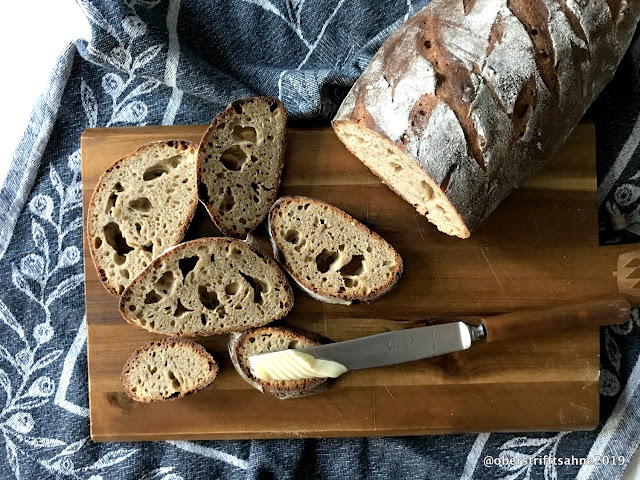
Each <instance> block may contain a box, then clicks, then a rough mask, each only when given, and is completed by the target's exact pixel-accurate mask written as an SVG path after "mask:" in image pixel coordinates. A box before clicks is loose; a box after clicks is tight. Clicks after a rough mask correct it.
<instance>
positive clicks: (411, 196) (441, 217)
mask: <svg viewBox="0 0 640 480" xmlns="http://www.w3.org/2000/svg"><path fill="white" fill-rule="evenodd" d="M333 128H334V130H335V132H336V134H337V135H338V138H339V139H340V141H342V143H344V144H345V146H346V147H347V149H348V150H349V151H350V152H351V153H353V154H354V155H355V156H356V157H358V159H359V160H360V161H361V162H362V163H364V164H365V165H366V166H367V167H368V168H369V169H370V170H371V171H372V172H373V173H374V174H375V175H377V176H378V177H380V178H381V179H382V181H383V182H384V183H385V184H386V185H387V186H389V188H391V189H392V190H393V191H394V192H396V193H397V194H398V195H400V196H401V197H402V198H404V199H405V200H406V201H407V202H409V203H410V204H411V205H413V207H414V208H415V209H416V211H417V212H418V213H419V214H421V215H424V216H425V217H427V219H428V220H429V221H430V222H431V223H433V224H434V225H435V226H436V227H437V228H438V230H440V231H441V232H443V233H446V234H447V235H452V236H456V237H460V238H468V237H469V236H470V234H471V232H470V231H469V228H467V226H466V225H465V224H464V222H463V220H462V218H461V217H460V215H459V214H458V212H457V211H456V209H455V208H454V207H453V205H451V202H450V201H449V200H448V199H447V197H446V195H445V194H444V193H443V192H442V190H441V189H440V186H439V185H437V184H436V183H435V182H434V181H433V179H432V178H431V177H430V176H429V175H427V173H425V171H424V170H423V169H422V168H421V167H420V165H419V164H418V163H417V162H416V161H415V160H413V159H412V158H411V157H409V156H408V155H406V154H405V153H404V152H402V151H401V150H400V149H399V148H398V147H397V146H396V145H394V144H393V143H391V142H390V141H389V140H386V139H384V138H383V137H381V136H380V135H378V134H376V133H375V132H372V131H371V130H368V129H364V128H362V127H361V126H359V125H358V124H356V123H354V122H352V121H348V120H337V121H334V123H333Z"/></svg>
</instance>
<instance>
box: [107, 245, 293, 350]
mask: <svg viewBox="0 0 640 480" xmlns="http://www.w3.org/2000/svg"><path fill="white" fill-rule="evenodd" d="M207 243H229V244H237V245H240V246H241V248H248V249H249V250H251V251H253V252H254V253H255V254H256V255H258V257H260V258H262V259H263V260H264V261H265V262H266V263H267V264H268V265H269V266H271V267H273V269H274V271H275V272H276V274H277V275H278V280H279V281H280V283H281V285H283V287H284V289H285V291H286V295H287V299H288V300H289V308H288V309H284V310H283V312H282V315H280V316H279V317H277V318H274V319H272V320H268V321H266V322H265V323H262V324H258V325H251V326H250V327H247V328H256V327H262V326H265V325H268V324H269V323H272V322H275V321H277V320H280V319H281V318H284V317H285V316H286V315H288V313H289V312H290V311H291V309H292V308H293V301H294V296H293V290H292V289H291V285H290V284H289V281H288V280H287V277H286V275H285V274H284V272H283V271H282V269H281V268H280V267H279V266H278V264H277V263H276V262H275V261H274V260H273V259H272V258H270V257H269V255H265V254H264V253H262V252H261V251H260V250H259V249H257V248H254V247H253V246H252V245H250V244H247V243H245V242H243V241H241V240H238V239H235V238H227V237H203V238H196V239H195V240H190V241H188V242H184V243H180V244H178V245H175V246H173V247H170V248H167V249H166V250H165V251H164V252H163V253H161V254H160V255H158V256H157V257H156V258H154V259H153V260H152V261H151V263H149V265H147V266H146V267H145V269H144V270H142V271H141V272H140V273H139V274H138V275H137V276H136V277H135V278H134V279H133V280H131V282H130V283H129V285H128V286H127V288H125V289H124V291H123V292H122V295H121V296H120V302H119V306H118V307H119V310H120V315H122V318H124V319H125V320H126V321H127V322H128V323H131V324H133V325H137V326H138V327H140V328H144V329H145V330H148V331H149V332H152V333H157V334H160V335H167V334H166V333H164V332H158V331H156V330H153V329H151V328H148V327H147V326H144V327H143V326H142V325H140V323H138V322H137V321H136V319H135V318H133V317H131V316H130V315H129V314H128V311H127V309H126V308H125V304H126V302H128V301H129V299H130V298H129V297H130V290H131V288H133V287H135V285H136V284H137V283H139V282H140V281H141V279H142V277H143V275H145V274H146V273H147V271H150V270H152V269H153V268H155V267H156V266H157V265H158V264H159V263H161V262H163V261H164V260H165V258H167V256H169V255H171V254H172V253H174V252H175V251H177V250H183V249H185V248H188V247H192V246H197V245H200V244H207ZM147 325H148V324H147ZM232 332H233V331H229V330H215V331H207V330H199V331H197V332H189V333H183V334H178V333H173V334H170V335H172V336H174V337H178V338H180V337H207V336H210V335H219V334H223V333H232Z"/></svg>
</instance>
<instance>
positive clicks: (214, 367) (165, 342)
mask: <svg viewBox="0 0 640 480" xmlns="http://www.w3.org/2000/svg"><path fill="white" fill-rule="evenodd" d="M175 344H179V345H183V346H185V347H188V348H190V349H192V350H193V353H194V354H196V355H198V356H200V357H201V358H203V359H204V360H206V361H207V363H208V364H209V376H208V377H207V378H206V379H205V381H204V382H203V383H202V384H200V385H198V386H197V387H196V388H194V389H192V390H189V391H187V392H180V393H178V392H176V393H178V394H177V395H176V393H174V394H172V395H171V396H170V397H167V398H164V397H163V398H158V399H154V398H145V397H142V396H140V395H138V394H137V393H136V392H134V391H133V388H134V387H135V385H133V384H132V383H131V379H130V378H129V376H128V374H129V372H130V371H131V369H132V368H133V366H134V365H135V364H136V363H137V362H138V360H139V359H140V356H141V355H142V354H144V353H146V352H148V351H149V350H152V349H156V348H164V347H165V346H173V345H175ZM218 370H219V368H218V364H217V363H216V361H215V359H214V358H213V356H212V355H211V354H210V353H209V352H207V350H206V349H205V348H204V347H203V346H202V345H200V344H199V343H195V342H192V341H190V340H186V339H183V338H177V337H170V338H163V339H159V340H153V341H151V342H148V343H145V344H144V345H142V346H141V347H140V348H138V349H137V350H136V351H135V352H133V354H132V355H131V356H130V357H129V359H128V360H127V363H126V364H125V366H124V368H123V369H122V374H121V375H120V380H121V382H122V386H123V387H124V391H125V393H126V394H127V395H128V396H129V397H130V398H131V399H132V400H135V401H137V402H142V403H149V402H152V401H171V400H177V399H178V398H182V397H184V396H187V395H191V394H192V393H195V392H198V391H200V390H203V389H205V388H207V387H208V386H209V385H211V383H212V382H213V381H214V380H215V379H216V376H217V375H218Z"/></svg>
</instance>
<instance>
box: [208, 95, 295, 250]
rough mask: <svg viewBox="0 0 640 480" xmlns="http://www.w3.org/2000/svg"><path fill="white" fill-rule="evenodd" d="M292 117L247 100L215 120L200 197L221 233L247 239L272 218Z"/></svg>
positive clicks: (261, 100) (279, 107) (272, 102)
mask: <svg viewBox="0 0 640 480" xmlns="http://www.w3.org/2000/svg"><path fill="white" fill-rule="evenodd" d="M286 127H287V111H286V109H285V108H284V105H283V104H282V103H281V102H280V101H279V100H277V99H275V98H268V97H253V98H243V99H241V100H236V101H235V102H233V103H231V104H230V105H229V106H228V107H227V108H226V110H225V111H224V112H222V113H220V114H219V115H217V116H216V118H214V119H213V122H212V123H211V125H210V126H209V128H208V129H207V131H206V132H205V134H204V136H203V137H202V140H201V142H200V146H199V147H198V192H199V195H200V200H201V201H202V203H203V204H204V205H205V206H206V207H207V210H208V211H209V215H210V216H211V219H212V220H213V221H214V223H215V224H216V225H217V226H218V228H219V229H220V231H221V232H222V233H223V234H225V235H227V236H230V237H238V238H240V237H244V236H245V235H246V234H247V233H249V232H251V231H252V230H253V229H255V228H256V227H257V226H258V225H259V224H260V222H262V220H263V219H264V217H265V216H266V215H267V213H268V212H269V208H270V207H271V205H272V204H273V202H274V200H275V199H276V193H277V191H278V187H279V186H280V175H281V173H282V166H283V164H284V151H285V142H286V130H287V128H286Z"/></svg>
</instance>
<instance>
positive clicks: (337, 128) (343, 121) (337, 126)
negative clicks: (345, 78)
mask: <svg viewBox="0 0 640 480" xmlns="http://www.w3.org/2000/svg"><path fill="white" fill-rule="evenodd" d="M338 115H340V112H338ZM348 115H350V114H348ZM347 123H350V124H351V125H354V126H358V127H359V128H362V129H363V130H366V132H367V134H369V135H373V136H376V137H378V139H379V140H381V141H383V142H384V143H385V145H386V146H387V147H388V148H392V149H394V150H395V151H396V153H398V154H400V155H401V156H404V157H406V158H407V159H408V160H410V161H411V162H413V163H415V164H416V165H418V167H420V170H421V171H422V173H423V174H424V176H425V178H426V179H428V183H429V185H431V187H432V188H433V187H434V186H436V188H438V189H439V190H440V187H439V186H437V183H436V182H435V181H434V180H433V178H431V176H430V175H429V174H428V173H427V172H425V170H424V168H423V167H422V165H420V162H418V161H416V160H415V159H414V158H412V157H411V156H410V155H407V153H406V152H404V151H403V150H401V149H400V148H398V146H397V145H396V144H395V143H393V142H392V141H390V140H389V139H388V138H385V137H383V136H382V135H380V134H379V133H378V132H376V131H375V130H373V129H368V128H366V129H365V128H364V127H362V126H361V125H358V123H357V122H354V121H353V120H351V119H348V118H338V117H337V116H336V118H334V119H333V120H332V122H331V126H332V127H333V130H334V132H335V133H336V135H337V136H338V138H339V139H340V141H341V142H342V143H343V144H344V146H345V147H346V148H347V150H349V152H350V153H351V154H352V155H353V156H354V157H356V158H357V159H358V160H360V161H361V162H362V163H363V164H364V165H365V166H366V167H367V168H368V169H369V170H371V173H373V174H374V175H375V176H376V177H378V178H379V179H380V180H382V183H384V184H385V185H386V186H387V187H388V188H389V189H390V190H391V191H392V192H394V193H395V194H396V195H398V196H399V197H400V198H402V199H403V200H404V201H405V202H407V203H408V204H409V205H412V206H413V208H414V209H415V210H416V211H418V205H416V204H414V203H411V200H409V198H407V196H406V195H405V194H404V193H403V192H402V191H400V190H398V189H397V188H396V187H395V186H393V185H392V184H391V183H387V182H389V180H388V179H387V178H386V177H385V176H384V175H382V173H380V172H379V171H378V170H377V169H376V168H375V167H374V166H373V165H371V164H369V162H367V161H366V160H364V159H362V158H360V157H359V156H358V155H357V154H356V152H354V151H353V150H352V149H351V145H350V144H349V142H348V141H346V140H345V139H344V137H343V136H342V132H341V131H340V126H341V125H342V124H347ZM440 192H441V193H442V200H444V201H446V202H447V203H448V204H449V206H450V207H451V208H450V213H451V214H452V215H454V216H455V220H456V221H458V224H459V226H460V227H464V231H463V233H462V234H461V235H454V236H457V237H458V238H462V239H466V238H469V237H470V236H471V230H470V229H469V227H468V226H467V224H466V222H465V221H464V219H463V218H462V216H461V215H460V212H458V209H457V208H456V207H455V206H454V205H453V204H452V203H451V201H450V200H449V197H448V196H447V194H446V193H445V192H443V191H442V190H440ZM418 213H420V212H418ZM420 215H422V216H423V217H425V218H427V215H426V214H422V213H420ZM427 220H428V218H427ZM429 221H431V220H429ZM432 223H433V222H432ZM433 225H434V226H435V227H436V228H438V230H440V227H439V226H438V225H436V224H435V223H434V224H433Z"/></svg>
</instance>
